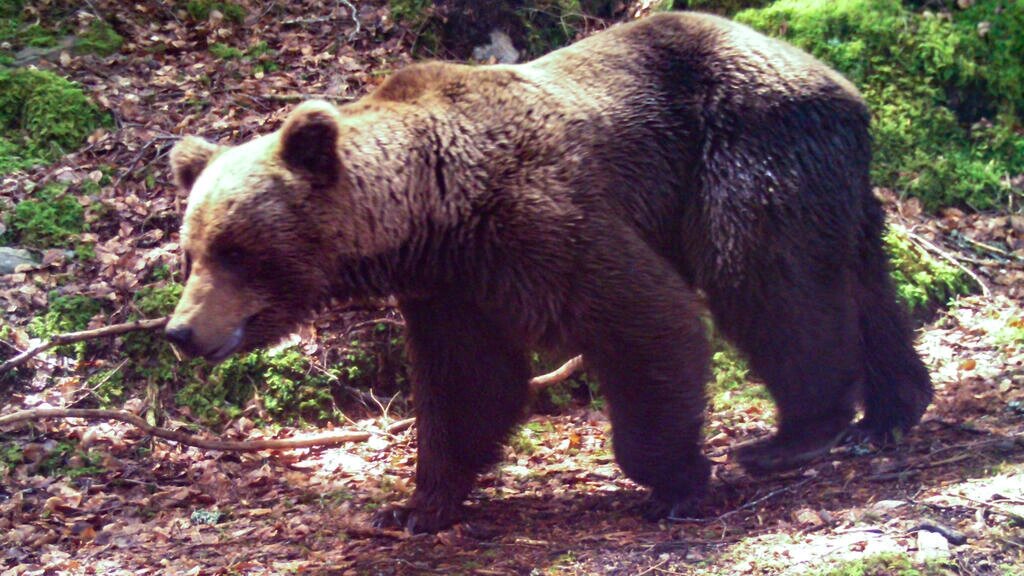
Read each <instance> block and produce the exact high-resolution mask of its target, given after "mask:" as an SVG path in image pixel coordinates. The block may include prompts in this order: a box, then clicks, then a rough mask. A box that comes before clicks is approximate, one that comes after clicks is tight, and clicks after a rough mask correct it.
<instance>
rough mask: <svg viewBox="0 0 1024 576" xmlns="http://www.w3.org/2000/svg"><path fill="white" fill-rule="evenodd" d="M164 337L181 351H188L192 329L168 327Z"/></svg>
mask: <svg viewBox="0 0 1024 576" xmlns="http://www.w3.org/2000/svg"><path fill="white" fill-rule="evenodd" d="M164 337H165V338H167V339H168V340H170V341H171V343H172V344H174V345H175V346H177V347H179V348H181V349H182V350H188V349H189V344H190V343H191V342H192V329H191V328H189V327H188V326H168V327H167V329H166V330H164Z"/></svg>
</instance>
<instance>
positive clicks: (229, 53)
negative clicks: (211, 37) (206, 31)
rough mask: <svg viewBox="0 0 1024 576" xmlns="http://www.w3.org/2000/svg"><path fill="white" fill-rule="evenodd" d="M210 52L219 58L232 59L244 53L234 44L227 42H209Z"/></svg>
mask: <svg viewBox="0 0 1024 576" xmlns="http://www.w3.org/2000/svg"><path fill="white" fill-rule="evenodd" d="M210 54H213V55H214V56H216V57H217V58H220V59H221V60H234V59H236V58H241V57H242V56H244V55H245V53H244V52H242V51H241V50H239V49H238V48H235V47H234V46H228V45H227V44H220V43H214V44H210Z"/></svg>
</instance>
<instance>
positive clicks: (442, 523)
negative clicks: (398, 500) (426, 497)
mask: <svg viewBox="0 0 1024 576" xmlns="http://www.w3.org/2000/svg"><path fill="white" fill-rule="evenodd" d="M460 511H461V510H460V509H459V508H455V509H451V508H434V509H424V508H414V507H411V506H388V507H386V508H382V509H381V510H379V511H378V512H377V513H376V514H374V515H373V520H372V523H373V527H374V528H380V529H383V530H406V531H408V532H409V533H410V534H433V533H434V532H440V531H441V530H444V529H445V528H448V527H449V526H451V525H453V524H455V523H456V522H457V521H458V519H459V516H460Z"/></svg>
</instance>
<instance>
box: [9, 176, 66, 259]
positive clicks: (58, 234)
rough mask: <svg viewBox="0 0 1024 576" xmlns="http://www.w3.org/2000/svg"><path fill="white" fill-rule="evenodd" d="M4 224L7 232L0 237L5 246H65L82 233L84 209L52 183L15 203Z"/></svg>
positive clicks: (60, 187) (63, 189) (61, 188)
mask: <svg viewBox="0 0 1024 576" xmlns="http://www.w3.org/2000/svg"><path fill="white" fill-rule="evenodd" d="M6 224H7V227H8V228H9V231H8V232H5V233H4V235H3V236H2V237H0V240H2V241H3V242H5V243H18V244H21V245H24V246H27V247H30V248H53V247H61V246H68V244H69V243H70V242H71V241H72V240H73V239H74V238H75V237H76V236H77V235H78V234H81V233H82V232H85V230H86V224H85V209H84V208H83V207H82V205H81V204H79V203H78V200H77V199H76V198H75V197H74V196H72V195H69V194H67V193H66V188H65V186H63V185H59V184H53V185H49V186H46V187H45V188H43V189H41V190H38V191H36V192H34V193H33V194H32V195H31V196H30V197H29V198H27V199H25V200H22V201H21V202H19V203H18V204H16V205H15V206H14V210H12V211H11V212H10V213H9V214H8V215H7V220H6Z"/></svg>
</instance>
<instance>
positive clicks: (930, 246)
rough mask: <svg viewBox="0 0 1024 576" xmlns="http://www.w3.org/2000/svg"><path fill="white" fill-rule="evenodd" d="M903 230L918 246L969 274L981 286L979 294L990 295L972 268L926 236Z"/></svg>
mask: <svg viewBox="0 0 1024 576" xmlns="http://www.w3.org/2000/svg"><path fill="white" fill-rule="evenodd" d="M904 232H906V233H907V236H908V237H909V238H910V239H911V240H913V241H914V242H916V243H917V245H918V246H921V247H922V248H924V249H925V250H926V251H928V252H932V253H934V254H936V255H938V256H939V257H940V258H942V259H943V260H945V261H946V262H949V263H950V264H952V265H953V266H956V267H957V268H959V269H960V270H962V271H963V273H964V274H967V275H968V276H969V277H970V278H971V280H974V283H975V284H977V285H978V286H980V287H981V294H982V295H983V296H985V297H986V298H988V297H990V296H991V295H992V293H991V292H990V291H989V289H988V286H987V285H985V282H983V281H982V280H981V278H978V275H977V274H975V273H974V271H972V270H971V269H970V268H968V267H967V266H964V265H963V264H961V263H960V262H959V261H957V259H956V258H954V257H953V256H952V255H950V254H949V253H947V252H946V251H945V250H943V249H942V248H939V247H938V246H936V245H935V244H934V243H932V242H931V241H930V240H928V239H926V238H924V237H922V236H920V235H919V234H915V233H914V232H912V231H911V230H908V229H906V228H904Z"/></svg>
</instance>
